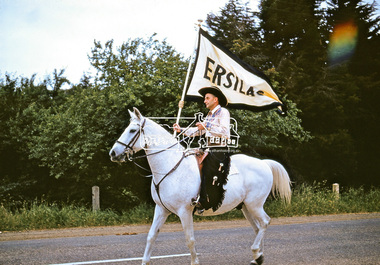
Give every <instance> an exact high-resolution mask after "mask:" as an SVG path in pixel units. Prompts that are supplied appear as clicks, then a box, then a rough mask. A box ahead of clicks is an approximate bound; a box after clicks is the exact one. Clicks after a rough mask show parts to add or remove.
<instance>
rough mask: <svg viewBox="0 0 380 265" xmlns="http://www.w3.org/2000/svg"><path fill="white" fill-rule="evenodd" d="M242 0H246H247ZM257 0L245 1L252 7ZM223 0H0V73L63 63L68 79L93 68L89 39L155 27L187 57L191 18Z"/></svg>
mask: <svg viewBox="0 0 380 265" xmlns="http://www.w3.org/2000/svg"><path fill="white" fill-rule="evenodd" d="M247 1H248V0H247ZM258 1H259V0H251V1H250V5H249V7H250V8H251V9H253V10H257V3H258ZM227 2H228V0H191V1H188V0H0V76H1V77H3V76H4V74H5V73H9V74H13V75H14V76H15V77H18V76H23V77H27V78H30V77H31V76H32V75H33V74H37V80H41V79H43V78H45V77H46V76H47V75H51V74H52V73H53V71H54V69H57V70H60V69H65V70H66V71H65V76H66V77H67V78H68V79H69V80H70V81H71V82H72V83H74V84H76V83H78V82H79V81H80V79H81V77H82V76H83V74H84V73H90V72H91V71H92V70H93V69H92V67H91V65H90V63H89V60H88V57H87V56H88V55H89V54H90V53H91V48H92V47H94V40H97V41H101V42H102V43H103V44H104V43H105V42H106V41H108V40H111V39H113V40H114V46H120V45H121V44H122V43H123V42H126V41H128V39H135V38H138V37H142V38H148V37H150V36H152V35H153V34H154V33H157V38H158V39H159V40H163V39H166V41H167V42H168V43H169V44H170V45H172V46H173V47H174V48H175V49H176V50H177V51H178V52H180V53H182V54H183V55H184V56H185V57H189V56H190V54H191V52H192V51H193V50H194V43H195V39H196V30H195V23H197V21H198V19H203V20H205V19H206V17H207V14H209V13H210V12H213V13H217V12H219V11H220V9H221V8H222V7H224V6H225V4H226V3H227Z"/></svg>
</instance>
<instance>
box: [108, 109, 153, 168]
mask: <svg viewBox="0 0 380 265" xmlns="http://www.w3.org/2000/svg"><path fill="white" fill-rule="evenodd" d="M128 112H129V115H130V116H131V122H130V124H129V125H128V127H127V128H126V129H125V130H124V132H123V134H122V135H121V136H120V138H119V139H118V140H117V141H116V143H115V144H114V145H113V147H112V149H111V151H110V153H109V155H110V157H111V161H113V162H124V161H125V157H126V156H128V157H129V156H130V155H131V154H133V153H134V152H138V151H140V150H141V149H143V148H144V144H143V138H142V133H143V130H144V126H145V121H146V118H144V117H143V116H142V115H141V113H140V112H139V110H138V109H136V108H133V112H131V111H129V110H128Z"/></svg>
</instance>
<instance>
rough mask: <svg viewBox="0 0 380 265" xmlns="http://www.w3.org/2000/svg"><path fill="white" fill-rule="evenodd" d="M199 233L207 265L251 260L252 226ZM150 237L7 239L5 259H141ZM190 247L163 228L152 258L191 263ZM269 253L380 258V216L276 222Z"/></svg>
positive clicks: (318, 259)
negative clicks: (308, 221)
mask: <svg viewBox="0 0 380 265" xmlns="http://www.w3.org/2000/svg"><path fill="white" fill-rule="evenodd" d="M195 236H196V240H197V244H196V246H197V251H198V253H199V254H200V256H199V259H200V262H201V264H202V265H206V264H218V265H240V264H242V265H247V264H249V262H250V260H251V251H250V245H251V244H252V241H253V231H252V229H251V228H249V227H235V228H225V229H214V230H198V231H196V232H195ZM145 240H146V233H142V234H136V235H108V236H87V237H66V238H52V239H35V240H14V241H2V242H0V264H3V265H7V264H12V265H15V264H20V265H21V264H33V265H35V264H64V263H66V264H67V263H68V264H107V265H108V264H141V259H140V258H141V256H142V254H143V251H144V247H145ZM188 253H189V251H188V249H187V247H186V244H185V239H184V234H183V232H162V233H160V235H159V237H158V239H157V241H156V244H155V245H154V250H153V256H154V257H157V258H156V259H154V260H152V264H154V265H164V264H165V265H178V264H190V257H189V256H188ZM177 254H178V256H173V255H177ZM264 255H265V261H264V264H267V265H269V264H273V265H279V264H292V265H294V264H324V265H326V264H332V265H339V264H358V265H359V264H360V265H362V264H380V218H373V219H361V220H343V221H328V222H312V223H301V224H287V225H272V226H269V228H268V230H267V234H266V236H265V241H264ZM75 262H77V263H75Z"/></svg>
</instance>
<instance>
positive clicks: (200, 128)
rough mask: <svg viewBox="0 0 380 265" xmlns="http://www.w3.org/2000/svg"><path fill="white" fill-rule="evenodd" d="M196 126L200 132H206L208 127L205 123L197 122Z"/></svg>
mask: <svg viewBox="0 0 380 265" xmlns="http://www.w3.org/2000/svg"><path fill="white" fill-rule="evenodd" d="M195 126H197V128H198V130H200V131H202V130H206V126H205V124H204V123H203V122H197V123H196V124H195Z"/></svg>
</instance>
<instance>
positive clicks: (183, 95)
mask: <svg viewBox="0 0 380 265" xmlns="http://www.w3.org/2000/svg"><path fill="white" fill-rule="evenodd" d="M202 22H203V20H202V19H198V23H196V25H197V26H198V28H197V37H196V38H195V44H194V49H193V51H192V53H191V55H190V61H189V66H188V68H187V73H186V79H185V84H184V86H183V91H182V96H181V100H180V101H179V102H178V114H177V119H176V123H177V124H178V123H179V119H180V118H181V112H182V109H183V107H184V105H185V95H186V87H187V83H188V82H189V76H190V69H191V64H192V61H193V57H194V51H195V49H196V47H197V43H198V32H199V29H200V28H201V24H202ZM176 133H177V132H176V131H174V137H175V136H176Z"/></svg>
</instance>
